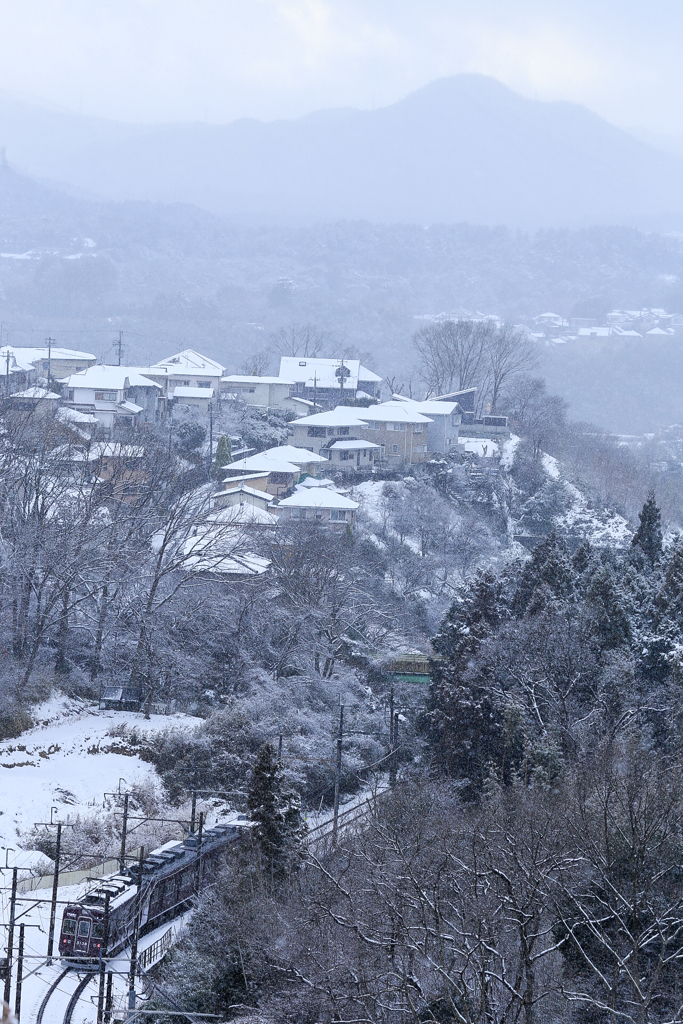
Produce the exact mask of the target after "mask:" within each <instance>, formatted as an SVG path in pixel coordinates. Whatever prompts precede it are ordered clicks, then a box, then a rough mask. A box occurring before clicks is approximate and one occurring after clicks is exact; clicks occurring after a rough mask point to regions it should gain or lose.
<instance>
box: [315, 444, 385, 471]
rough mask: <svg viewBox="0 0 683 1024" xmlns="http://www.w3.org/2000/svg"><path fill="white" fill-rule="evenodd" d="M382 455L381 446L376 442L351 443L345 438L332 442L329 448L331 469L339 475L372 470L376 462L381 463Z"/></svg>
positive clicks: (328, 454)
mask: <svg viewBox="0 0 683 1024" xmlns="http://www.w3.org/2000/svg"><path fill="white" fill-rule="evenodd" d="M381 453H382V449H381V447H380V445H378V444H376V443H375V442H374V441H363V440H359V441H349V440H346V439H345V438H342V439H340V440H339V441H332V443H331V444H330V446H329V447H328V448H327V458H328V459H329V464H330V468H331V469H333V470H336V471H337V472H339V473H352V472H355V471H357V470H360V469H372V467H373V466H374V464H375V460H377V461H379V459H380V456H381Z"/></svg>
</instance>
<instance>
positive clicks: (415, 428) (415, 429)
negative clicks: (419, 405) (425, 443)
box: [413, 423, 424, 434]
mask: <svg viewBox="0 0 683 1024" xmlns="http://www.w3.org/2000/svg"><path fill="white" fill-rule="evenodd" d="M423 429H424V424H423V423H415V424H414V425H413V433H414V434H421V433H422V431H423Z"/></svg>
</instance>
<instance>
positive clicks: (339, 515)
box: [330, 508, 346, 523]
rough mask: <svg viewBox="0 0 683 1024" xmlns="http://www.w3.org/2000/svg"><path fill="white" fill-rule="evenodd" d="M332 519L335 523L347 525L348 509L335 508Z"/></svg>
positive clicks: (331, 511) (332, 511)
mask: <svg viewBox="0 0 683 1024" xmlns="http://www.w3.org/2000/svg"><path fill="white" fill-rule="evenodd" d="M330 519H331V521H332V522H333V523H345V522H346V509H345V508H333V509H331V510H330Z"/></svg>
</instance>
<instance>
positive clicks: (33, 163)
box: [0, 75, 683, 228]
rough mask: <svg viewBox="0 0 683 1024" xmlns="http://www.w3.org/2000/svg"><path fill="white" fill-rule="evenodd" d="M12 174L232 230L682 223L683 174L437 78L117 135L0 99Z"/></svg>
mask: <svg viewBox="0 0 683 1024" xmlns="http://www.w3.org/2000/svg"><path fill="white" fill-rule="evenodd" d="M0 145H2V146H4V147H6V151H7V159H8V160H9V163H10V165H11V166H13V167H16V168H20V169H22V170H24V171H26V172H27V173H29V174H30V175H32V176H34V177H37V178H42V179H49V180H52V181H58V182H62V183H64V184H66V185H68V186H72V187H74V188H75V189H80V190H85V193H90V194H92V195H93V196H100V197H104V198H108V199H116V200H131V199H132V200H154V201H162V202H167V203H172V202H183V203H192V204H196V205H198V206H200V207H202V208H204V209H206V210H211V211H213V212H214V213H218V214H221V215H223V216H226V217H228V218H230V219H233V220H236V221H239V222H244V223H248V222H252V223H253V222H260V223H280V224H283V223H288V224H297V223H299V224H304V223H307V224H311V223H314V222H319V221H330V220H338V219H344V218H347V219H352V220H357V219H367V220H372V221H374V222H403V223H418V224H433V223H438V222H446V223H453V222H459V221H469V222H470V223H478V224H489V225H495V224H506V225H508V226H511V227H516V226H521V227H525V228H537V227H549V226H553V227H557V226H560V225H566V226H572V227H577V226H584V225H589V224H604V223H622V224H626V223H627V224H643V225H645V224H647V225H648V226H653V225H656V226H659V225H665V226H666V225H669V226H670V225H671V224H677V223H679V219H678V217H677V215H683V187H682V186H683V162H681V161H680V160H679V159H678V158H676V157H674V156H671V155H667V154H665V153H663V152H661V151H658V150H657V149H656V148H653V147H652V146H650V145H648V144H647V143H646V142H643V141H640V140H637V139H635V138H634V137H632V136H631V135H629V134H627V133H625V132H623V131H620V130H619V129H617V128H615V127H613V126H612V125H610V124H608V123H607V122H606V121H604V120H603V119H602V118H600V117H598V116H597V115H595V114H593V113H591V112H590V111H588V110H586V109H585V108H583V107H580V106H578V105H575V104H571V103H545V102H538V101H533V100H528V99H525V98H523V97H521V96H519V95H517V94H516V93H514V92H512V91H511V90H510V89H507V88H506V87H505V86H503V85H501V84H500V83H499V82H497V81H495V80H494V79H491V78H487V77H484V76H481V75H458V76H456V77H453V78H446V79H441V80H439V81H436V82H433V83H432V84H430V85H428V86H426V87H424V88H422V89H420V90H418V91H417V92H415V93H412V94H411V95H409V96H407V97H406V98H405V99H403V100H401V101H400V102H398V103H395V104H393V105H391V106H388V107H383V108H380V109H378V110H372V111H360V110H352V109H336V110H326V111H319V112H317V113H314V114H310V115H307V116H306V117H302V118H299V119H296V120H291V121H273V122H269V123H264V122H260V121H257V120H254V119H246V118H245V119H241V120H238V121H234V122H232V123H230V124H227V125H209V124H201V123H192V124H189V123H186V124H182V123H174V124H161V125H126V124H120V123H115V122H110V121H106V120H104V119H99V118H93V117H83V116H79V115H76V114H71V113H63V112H59V111H54V110H46V109H43V108H40V107H38V106H34V105H32V104H29V103H26V102H23V101H19V100H16V99H14V98H13V97H11V96H9V95H7V94H3V95H2V96H0Z"/></svg>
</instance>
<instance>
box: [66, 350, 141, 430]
mask: <svg viewBox="0 0 683 1024" xmlns="http://www.w3.org/2000/svg"><path fill="white" fill-rule="evenodd" d="M61 385H62V389H63V392H64V395H65V399H66V404H67V406H70V407H72V408H74V409H77V410H78V411H79V412H83V413H88V414H90V415H93V416H95V417H96V418H97V421H98V423H100V425H101V426H102V427H104V428H105V429H108V430H110V429H111V428H112V427H114V426H116V425H124V426H130V425H132V424H134V423H135V422H140V421H145V420H146V421H148V422H154V421H155V420H156V418H157V416H158V402H159V397H160V395H161V386H160V385H159V384H156V383H155V382H154V381H152V380H150V379H149V378H148V377H143V376H142V374H141V373H138V372H137V371H136V370H133V369H131V367H128V366H91V367H90V368H89V369H87V370H83V371H81V373H72V374H71V376H69V377H67V378H66V380H63V381H61Z"/></svg>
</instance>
